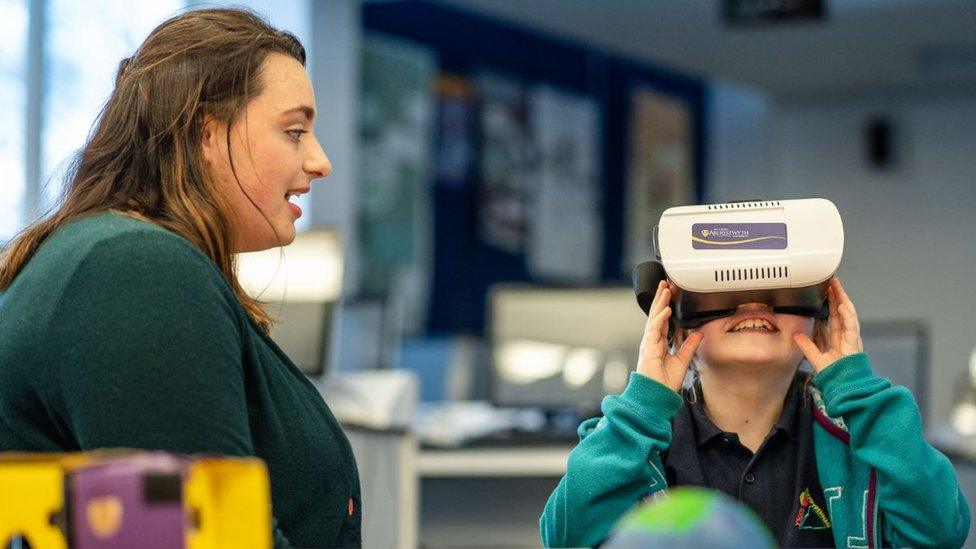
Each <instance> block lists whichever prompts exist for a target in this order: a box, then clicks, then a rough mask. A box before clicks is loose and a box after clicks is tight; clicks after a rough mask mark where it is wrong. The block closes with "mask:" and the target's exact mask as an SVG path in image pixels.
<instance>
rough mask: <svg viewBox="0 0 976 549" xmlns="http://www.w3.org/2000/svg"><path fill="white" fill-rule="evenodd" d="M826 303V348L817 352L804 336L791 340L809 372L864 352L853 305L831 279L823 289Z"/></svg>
mask: <svg viewBox="0 0 976 549" xmlns="http://www.w3.org/2000/svg"><path fill="white" fill-rule="evenodd" d="M827 302H828V303H829V305H830V320H828V321H827V349H825V350H824V351H822V352H821V350H820V349H818V348H817V346H816V345H815V344H814V343H813V342H812V341H810V338H809V337H807V335H806V334H803V333H800V332H797V333H795V334H793V341H794V342H796V345H797V347H799V348H800V350H801V351H803V354H804V355H806V357H807V361H809V362H810V365H811V366H813V370H814V372H816V373H819V372H820V371H821V370H823V369H824V368H826V367H827V366H830V365H831V364H833V363H834V362H836V361H838V360H840V359H841V358H844V357H845V356H848V355H853V354H854V353H860V352H861V351H863V350H864V343H862V342H861V324H860V323H859V322H858V321H857V311H856V310H855V309H854V303H852V302H851V298H849V297H847V292H845V291H844V287H843V286H841V285H840V280H839V279H838V278H837V277H836V276H835V277H833V278H831V279H830V285H829V286H827Z"/></svg>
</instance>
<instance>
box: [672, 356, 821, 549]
mask: <svg viewBox="0 0 976 549" xmlns="http://www.w3.org/2000/svg"><path fill="white" fill-rule="evenodd" d="M806 375H807V374H800V376H798V377H797V379H796V380H795V381H794V383H793V385H792V386H791V387H790V390H789V391H788V392H787V395H786V400H785V402H784V404H783V411H782V413H781V414H780V417H779V420H778V421H777V422H776V424H775V425H774V426H773V428H772V430H771V431H770V432H769V434H768V435H767V436H766V439H765V440H764V441H763V443H762V445H761V446H760V447H759V449H758V451H757V452H756V453H755V454H753V453H752V451H751V450H749V449H748V448H746V447H745V446H743V445H742V443H741V442H740V441H739V436H738V435H737V434H735V433H730V432H725V431H722V430H721V429H719V428H718V427H717V426H716V425H715V424H714V423H713V422H712V420H711V419H709V417H708V415H707V414H706V413H705V407H704V401H703V400H702V396H701V395H702V392H701V388H700V387H697V388H696V391H695V394H697V395H698V398H697V399H696V398H686V399H685V404H684V406H682V407H681V409H679V411H678V413H677V414H676V415H675V417H674V420H673V423H672V439H671V446H670V448H669V449H668V451H667V452H666V453H665V454H663V455H662V456H661V457H662V458H663V461H664V468H665V477H666V478H667V481H668V485H669V486H682V485H691V486H704V487H706V488H712V489H715V490H721V491H723V492H725V493H726V494H728V495H729V496H731V497H733V498H735V499H737V500H740V501H742V502H744V503H746V504H747V505H749V507H751V508H752V509H753V510H754V511H755V512H756V514H758V515H759V518H761V519H762V521H763V522H764V523H765V524H766V526H767V527H768V528H769V530H770V531H771V532H772V534H773V537H774V538H775V539H776V541H777V542H778V543H779V545H780V546H781V547H833V546H834V539H833V535H832V533H831V529H830V518H829V517H828V516H827V506H826V505H825V500H824V495H823V489H822V488H821V487H820V479H819V477H818V475H817V464H816V461H815V457H814V453H813V423H812V422H813V418H812V415H811V409H810V407H811V406H813V403H812V401H811V399H810V397H809V396H806V395H804V393H803V386H804V381H805V377H803V376H806Z"/></svg>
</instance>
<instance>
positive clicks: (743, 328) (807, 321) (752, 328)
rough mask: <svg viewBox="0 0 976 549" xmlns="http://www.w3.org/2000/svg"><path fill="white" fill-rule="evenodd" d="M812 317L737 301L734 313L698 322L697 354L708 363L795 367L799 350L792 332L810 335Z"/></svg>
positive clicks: (777, 367) (714, 365)
mask: <svg viewBox="0 0 976 549" xmlns="http://www.w3.org/2000/svg"><path fill="white" fill-rule="evenodd" d="M813 323H814V319H812V318H809V317H804V316H798V315H784V314H774V313H773V312H772V308H770V307H769V306H767V305H764V304H762V303H746V304H744V305H740V306H739V307H738V308H737V309H736V311H735V314H734V315H732V316H730V317H726V318H717V319H715V320H711V321H709V322H706V323H705V324H702V325H701V326H700V327H699V328H698V331H699V332H701V333H702V335H704V336H705V337H704V339H703V340H702V343H701V345H700V346H699V347H698V357H699V358H700V359H701V360H702V361H703V362H704V363H705V364H706V365H707V366H708V367H712V368H715V367H722V366H725V365H729V366H735V365H739V366H746V367H753V368H770V367H772V368H774V369H779V368H796V365H797V364H799V363H800V361H801V360H802V359H803V353H802V352H801V351H800V349H799V348H798V347H797V346H796V345H795V344H794V343H793V337H792V336H793V334H794V333H795V332H803V333H805V334H807V335H808V336H811V337H812V335H813Z"/></svg>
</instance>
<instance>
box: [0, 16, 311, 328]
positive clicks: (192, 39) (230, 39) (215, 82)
mask: <svg viewBox="0 0 976 549" xmlns="http://www.w3.org/2000/svg"><path fill="white" fill-rule="evenodd" d="M272 52H277V53H282V54H285V55H288V56H290V57H293V58H295V59H296V60H298V61H299V62H301V63H302V65H303V66H304V65H305V49H304V48H303V47H302V45H301V43H300V42H299V41H298V39H296V38H295V37H294V36H293V35H291V34H289V33H287V32H283V31H279V30H277V29H275V28H273V27H271V26H270V25H268V23H267V22H265V21H264V20H262V19H261V18H260V17H258V16H257V15H255V14H253V13H251V12H248V11H246V10H240V9H206V10H198V11H191V12H188V13H184V14H181V15H178V16H176V17H173V18H171V19H169V20H167V21H165V22H164V23H162V24H161V25H159V26H158V27H156V28H155V29H154V30H153V31H152V32H151V33H150V34H149V36H148V37H147V38H146V40H145V42H143V43H142V45H141V46H140V47H139V49H138V50H137V51H136V52H135V54H134V55H132V57H129V58H127V59H124V60H123V61H122V63H121V64H120V66H119V70H118V75H117V76H116V80H115V89H114V90H113V91H112V95H111V96H110V97H109V99H108V102H107V103H106V104H105V106H104V108H103V109H102V111H101V113H100V114H99V117H98V119H97V121H96V123H95V125H94V127H93V130H92V132H91V134H90V136H89V139H88V141H87V142H86V144H85V146H84V147H83V148H82V150H81V152H80V153H79V154H78V156H77V157H76V158H75V159H74V161H73V162H72V164H71V167H70V169H69V171H68V176H67V178H66V181H67V185H66V188H65V191H64V193H63V194H62V196H61V198H60V200H59V202H58V204H57V205H56V206H55V207H54V209H53V210H52V211H51V212H50V213H49V214H48V215H47V216H46V217H44V218H43V219H42V220H40V221H38V222H37V223H35V224H33V225H31V226H29V227H27V228H26V229H24V230H23V231H22V232H21V233H20V234H19V235H18V236H17V237H16V238H15V239H14V240H13V241H12V242H11V244H10V246H9V247H8V249H7V250H6V251H5V252H4V254H3V255H2V256H0V291H3V290H5V289H7V288H8V287H9V286H10V285H11V284H12V283H13V281H14V279H15V278H16V277H17V274H18V273H20V271H21V270H22V269H23V268H24V266H25V265H26V264H27V262H28V261H30V259H31V257H33V255H34V254H35V253H36V252H37V250H38V249H39V248H40V246H41V245H42V244H43V243H44V241H45V240H46V239H47V238H48V237H49V236H50V235H51V234H52V233H53V232H54V231H56V230H57V229H58V228H59V227H62V226H63V225H65V224H66V223H68V222H70V221H73V220H76V219H79V218H81V217H86V216H89V215H92V214H96V213H100V212H104V211H108V210H117V211H121V212H126V213H128V214H129V215H132V216H134V217H138V218H141V219H145V220H148V221H151V222H153V223H156V224H158V225H160V226H162V227H164V228H166V229H168V230H170V231H172V232H174V233H176V234H178V235H179V236H182V237H183V238H185V239H187V240H189V241H190V242H191V243H193V244H194V245H195V246H196V247H197V248H199V249H200V250H201V251H202V252H203V253H204V254H205V255H206V256H207V257H209V258H210V259H212V260H213V261H214V263H216V264H217V266H218V267H219V269H220V271H221V272H222V273H223V275H224V276H225V277H226V279H227V281H228V282H229V283H230V286H231V288H232V289H233V291H234V293H235V294H236V296H237V298H238V300H239V301H240V302H241V305H242V306H243V307H244V310H245V311H247V313H248V315H249V316H250V317H251V318H252V319H253V320H254V321H255V323H256V324H258V325H259V326H261V328H262V329H264V330H265V331H268V330H270V328H271V319H270V317H269V315H268V314H267V313H266V312H265V311H264V309H263V308H262V307H261V303H260V302H259V301H257V300H256V299H254V298H251V297H250V296H248V295H247V294H246V293H245V291H244V290H243V288H242V286H241V284H240V282H239V281H238V279H237V276H236V273H235V266H234V250H235V249H236V246H235V245H236V242H235V240H236V235H237V234H238V230H237V227H236V226H235V225H234V223H235V220H236V219H237V218H238V216H236V215H234V213H233V211H232V209H231V205H230V202H229V201H228V200H227V199H226V197H225V196H224V193H222V192H221V190H220V189H219V188H218V186H217V185H216V182H215V181H214V180H213V179H212V177H211V176H210V174H209V172H208V170H207V169H206V167H205V164H204V160H203V153H202V149H201V139H202V129H203V119H204V117H205V116H206V117H210V118H213V119H214V120H216V121H218V122H220V123H224V124H227V126H228V128H230V127H231V126H232V125H233V124H234V123H235V122H237V121H238V119H239V117H240V116H241V115H242V113H243V111H244V107H245V106H246V105H247V103H248V102H249V101H250V100H251V99H252V98H254V97H256V96H257V95H259V94H260V93H261V91H262V88H263V82H262V80H261V74H260V71H259V68H260V66H261V63H262V62H263V61H264V59H265V57H266V56H267V55H268V54H269V53H272ZM227 150H228V151H230V132H229V131H228V134H227ZM230 161H231V168H232V170H233V166H234V163H233V157H231V158H230ZM234 174H235V177H236V171H234ZM237 183H238V185H240V181H238V182H237ZM242 191H243V188H242ZM245 196H246V193H245ZM252 204H253V203H252ZM255 207H256V206H255ZM262 215H263V214H262Z"/></svg>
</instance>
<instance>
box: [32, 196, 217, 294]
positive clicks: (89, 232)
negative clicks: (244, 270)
mask: <svg viewBox="0 0 976 549" xmlns="http://www.w3.org/2000/svg"><path fill="white" fill-rule="evenodd" d="M34 260H36V261H37V262H38V263H39V264H40V265H39V266H43V265H45V264H53V265H56V266H57V270H58V271H60V272H61V273H63V274H65V275H68V274H74V275H75V276H77V274H78V273H83V274H84V276H90V275H91V274H93V273H100V272H107V271H123V272H125V271H131V270H135V271H139V272H140V273H142V275H143V278H145V277H150V278H153V277H157V276H165V275H167V274H178V275H179V276H194V277H202V278H205V279H209V280H211V281H217V280H222V278H223V277H222V276H221V275H220V271H219V269H218V268H217V266H216V264H214V263H213V261H211V260H210V259H209V258H208V257H207V256H206V255H204V254H203V252H201V251H200V250H199V249H198V248H197V247H196V246H194V245H193V244H191V243H190V242H189V241H188V240H186V239H185V238H183V237H181V236H179V235H177V234H176V233H173V232H171V231H169V230H167V229H165V228H163V227H161V226H159V225H157V224H155V223H152V222H150V221H147V220H140V219H136V218H133V217H130V216H128V215H124V214H121V213H116V212H103V213H99V214H95V215H92V216H87V217H84V218H81V219H77V220H74V221H71V222H69V223H67V224H66V225H64V226H63V227H61V228H60V229H58V230H57V231H55V233H54V234H52V235H51V237H50V238H49V241H48V242H46V243H45V245H44V246H42V248H41V249H40V250H38V253H37V255H36V257H35V258H34ZM34 260H32V262H33V261H34Z"/></svg>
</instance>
